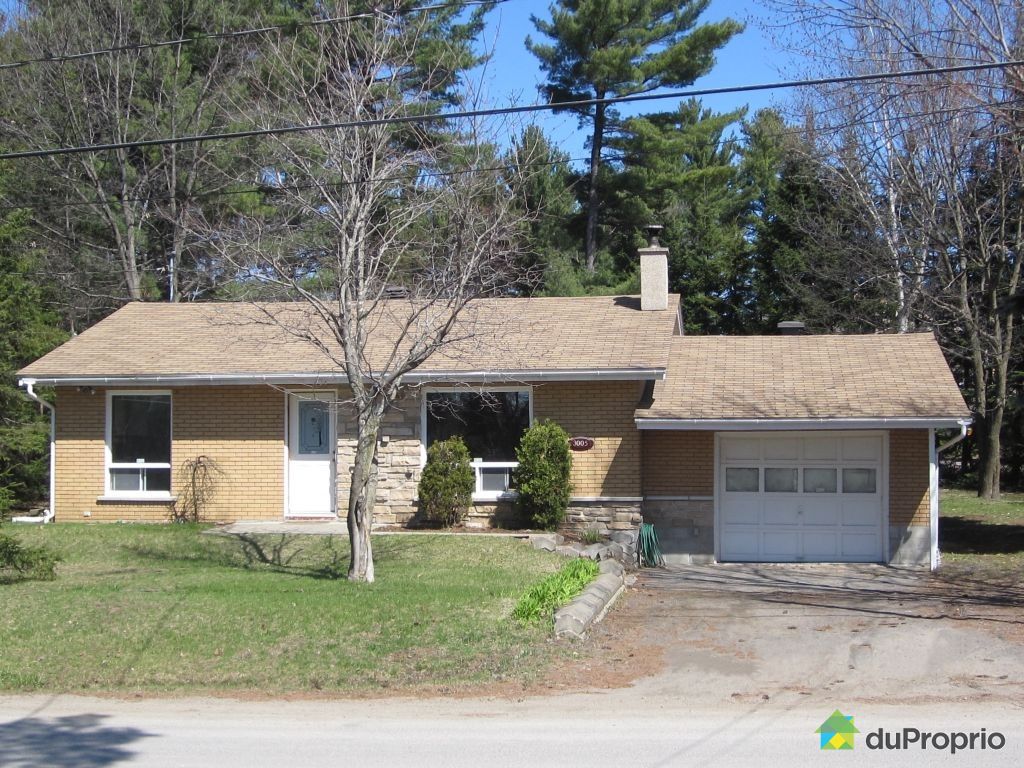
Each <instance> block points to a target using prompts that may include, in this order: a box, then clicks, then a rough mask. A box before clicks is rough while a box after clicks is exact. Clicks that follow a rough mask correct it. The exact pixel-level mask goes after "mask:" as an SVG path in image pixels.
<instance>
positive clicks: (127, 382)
mask: <svg viewBox="0 0 1024 768" xmlns="http://www.w3.org/2000/svg"><path fill="white" fill-rule="evenodd" d="M664 378H665V369H664V368H618V369H616V368H608V369H596V370H590V369H588V370H576V369H567V370H560V371H551V370H536V371H530V370H524V371H436V372H435V371H413V372H412V373H408V374H406V375H405V376H404V377H403V382H404V383H408V384H425V383H429V382H453V383H458V384H461V383H467V384H468V383H474V384H475V383H493V384H497V383H501V382H528V381H651V380H660V379H664ZM347 381H348V377H347V376H346V375H345V374H343V373H240V374H216V373H214V374H207V373H188V374H170V375H146V376H52V377H38V378H29V377H26V378H23V379H20V380H19V384H20V385H21V386H24V385H25V384H28V383H32V384H34V385H38V386H57V387H115V386H139V385H154V386H155V385H164V386H168V385H173V386H199V385H207V386H215V385H229V384H310V385H314V386H316V385H321V384H324V385H328V384H344V383H346V382H347Z"/></svg>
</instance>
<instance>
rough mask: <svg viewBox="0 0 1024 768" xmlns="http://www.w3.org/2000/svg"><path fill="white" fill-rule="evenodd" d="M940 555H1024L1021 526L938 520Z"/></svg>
mask: <svg viewBox="0 0 1024 768" xmlns="http://www.w3.org/2000/svg"><path fill="white" fill-rule="evenodd" d="M939 542H940V546H941V547H942V551H943V552H954V553H957V554H965V555H1011V554H1015V553H1018V552H1024V525H1009V524H1005V523H987V522H985V521H983V520H975V519H972V518H969V517H943V518H941V519H940V520H939Z"/></svg>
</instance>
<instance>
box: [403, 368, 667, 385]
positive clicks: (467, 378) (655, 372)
mask: <svg viewBox="0 0 1024 768" xmlns="http://www.w3.org/2000/svg"><path fill="white" fill-rule="evenodd" d="M664 378H665V369H664V368H568V369H565V370H541V369H538V370H519V371H413V372H411V373H407V374H406V375H405V376H403V377H402V380H403V381H405V382H408V383H410V384H421V383H427V382H434V381H443V382H458V383H461V382H472V383H479V382H487V383H493V384H497V383H500V382H523V383H527V382H532V381H661V380H662V379H664Z"/></svg>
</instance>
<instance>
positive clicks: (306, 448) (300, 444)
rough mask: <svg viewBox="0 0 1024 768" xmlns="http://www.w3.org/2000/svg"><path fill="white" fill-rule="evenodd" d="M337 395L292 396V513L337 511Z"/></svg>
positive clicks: (289, 508) (297, 514)
mask: <svg viewBox="0 0 1024 768" xmlns="http://www.w3.org/2000/svg"><path fill="white" fill-rule="evenodd" d="M333 399H334V398H333V396H332V395H331V394H330V393H328V392H311V393H306V392H303V393H301V394H296V393H292V394H290V395H289V396H288V515H289V516H291V517H301V516H311V517H324V516H327V515H333V514H334V503H333V502H334V451H335V436H334V418H333V412H332V408H331V402H332V400H333Z"/></svg>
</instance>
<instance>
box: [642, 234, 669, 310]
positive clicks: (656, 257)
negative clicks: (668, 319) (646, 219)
mask: <svg viewBox="0 0 1024 768" xmlns="http://www.w3.org/2000/svg"><path fill="white" fill-rule="evenodd" d="M661 229H662V227H661V225H659V224H651V225H650V226H648V227H647V233H648V235H649V238H650V240H649V242H648V244H647V247H646V248H641V249H640V251H639V252H640V309H643V310H651V309H668V248H663V247H662V245H661V243H659V242H658V233H659V232H661Z"/></svg>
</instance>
